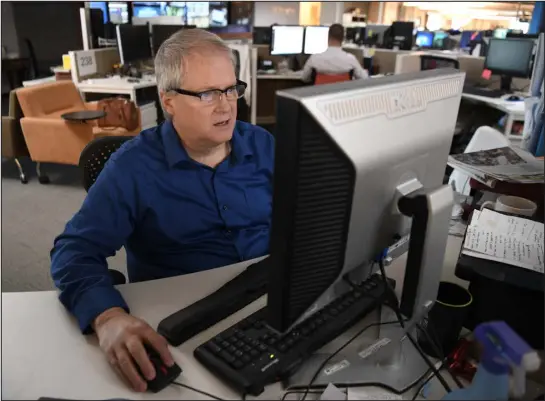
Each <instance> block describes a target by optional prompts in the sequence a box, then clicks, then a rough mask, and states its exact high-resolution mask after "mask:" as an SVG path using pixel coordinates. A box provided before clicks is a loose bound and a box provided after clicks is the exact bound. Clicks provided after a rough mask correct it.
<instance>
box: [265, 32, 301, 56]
mask: <svg viewBox="0 0 545 401" xmlns="http://www.w3.org/2000/svg"><path fill="white" fill-rule="evenodd" d="M304 36H305V27H303V26H298V25H274V26H273V27H272V35H271V51H270V53H271V55H276V56H289V55H295V54H301V53H303V39H304Z"/></svg>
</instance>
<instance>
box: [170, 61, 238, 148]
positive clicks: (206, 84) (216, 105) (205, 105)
mask: <svg viewBox="0 0 545 401" xmlns="http://www.w3.org/2000/svg"><path fill="white" fill-rule="evenodd" d="M183 68H184V71H183V72H184V74H183V80H182V81H183V83H182V87H181V89H184V90H186V91H191V92H197V93H198V92H203V91H208V90H210V89H222V90H223V89H226V88H229V87H231V86H233V85H235V84H236V83H237V80H236V76H235V69H234V67H233V63H232V61H231V58H230V56H229V54H228V53H226V52H220V51H213V50H211V51H208V52H204V53H199V54H191V55H189V56H188V57H187V58H186V62H185V65H184V66H183ZM161 98H162V100H163V105H164V107H165V110H166V111H167V112H168V113H169V114H170V115H172V122H173V124H174V127H175V128H176V130H177V131H178V134H179V135H180V136H181V137H182V140H183V141H184V142H187V143H189V144H191V145H192V146H198V147H210V146H217V145H220V144H222V143H225V142H227V141H229V140H231V137H232V135H233V129H234V126H235V121H236V118H237V100H236V99H234V100H228V99H226V96H225V95H222V96H221V99H217V100H216V101H213V102H211V103H209V102H206V101H203V100H201V99H200V98H198V97H195V96H189V95H181V94H176V93H174V92H173V93H167V94H164V93H162V94H161Z"/></svg>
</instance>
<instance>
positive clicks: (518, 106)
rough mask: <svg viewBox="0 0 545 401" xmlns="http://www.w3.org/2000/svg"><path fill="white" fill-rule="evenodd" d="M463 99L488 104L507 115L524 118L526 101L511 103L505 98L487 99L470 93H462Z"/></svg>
mask: <svg viewBox="0 0 545 401" xmlns="http://www.w3.org/2000/svg"><path fill="white" fill-rule="evenodd" d="M462 98H463V99H470V100H475V101H478V102H481V103H486V104H488V105H490V106H492V107H494V108H496V109H498V110H501V111H504V112H505V113H510V114H517V115H519V114H520V115H521V117H524V101H518V102H510V101H508V100H505V99H504V98H503V97H500V98H496V97H486V96H479V95H472V94H469V93H462Z"/></svg>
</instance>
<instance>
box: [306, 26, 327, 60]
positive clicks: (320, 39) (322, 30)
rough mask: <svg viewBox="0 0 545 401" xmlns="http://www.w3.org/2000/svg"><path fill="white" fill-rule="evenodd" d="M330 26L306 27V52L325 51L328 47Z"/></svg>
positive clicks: (316, 52)
mask: <svg viewBox="0 0 545 401" xmlns="http://www.w3.org/2000/svg"><path fill="white" fill-rule="evenodd" d="M328 36H329V27H327V26H307V27H305V45H304V48H303V52H304V53H305V54H318V53H323V52H325V51H326V50H327V47H328Z"/></svg>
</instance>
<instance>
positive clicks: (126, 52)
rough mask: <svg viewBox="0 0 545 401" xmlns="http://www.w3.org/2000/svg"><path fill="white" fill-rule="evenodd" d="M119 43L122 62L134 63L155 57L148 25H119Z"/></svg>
mask: <svg viewBox="0 0 545 401" xmlns="http://www.w3.org/2000/svg"><path fill="white" fill-rule="evenodd" d="M117 44H118V46H119V56H120V58H121V64H132V63H136V62H139V61H144V60H148V59H151V58H152V57H153V56H152V54H151V45H150V34H149V28H148V26H147V25H128V24H127V25H118V26H117Z"/></svg>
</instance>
